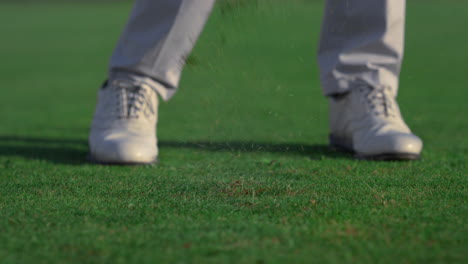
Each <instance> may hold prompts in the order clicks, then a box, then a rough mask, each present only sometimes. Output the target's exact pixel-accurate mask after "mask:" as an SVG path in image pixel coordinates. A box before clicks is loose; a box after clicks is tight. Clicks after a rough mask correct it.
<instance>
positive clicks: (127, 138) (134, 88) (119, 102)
mask: <svg viewBox="0 0 468 264" xmlns="http://www.w3.org/2000/svg"><path fill="white" fill-rule="evenodd" d="M157 117H158V97H157V94H156V92H155V91H154V90H153V89H152V88H151V86H150V85H148V84H146V83H145V82H137V81H132V80H125V79H122V80H118V79H117V80H113V81H111V82H108V83H106V84H104V86H103V87H102V88H101V89H100V91H99V94H98V102H97V106H96V111H95V113H94V119H93V123H92V125H91V131H90V135H89V148H90V158H91V160H92V161H93V162H96V163H103V164H152V163H154V162H156V161H157V156H158V147H157V139H156V123H157Z"/></svg>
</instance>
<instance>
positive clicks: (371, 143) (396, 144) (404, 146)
mask: <svg viewBox="0 0 468 264" xmlns="http://www.w3.org/2000/svg"><path fill="white" fill-rule="evenodd" d="M362 142H363V144H358V145H357V146H355V150H356V152H357V153H358V154H361V155H367V156H369V155H386V154H389V155H392V154H395V155H398V154H407V155H419V154H420V153H421V150H422V148H423V143H422V140H421V139H420V138H419V137H417V136H415V135H413V134H407V133H390V134H384V135H379V136H374V137H371V138H367V139H365V140H362Z"/></svg>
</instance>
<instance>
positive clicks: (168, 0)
mask: <svg viewBox="0 0 468 264" xmlns="http://www.w3.org/2000/svg"><path fill="white" fill-rule="evenodd" d="M214 2H215V0H137V1H136V2H135V6H134V8H133V11H132V14H131V16H130V20H129V22H128V24H127V26H126V28H125V30H124V32H123V34H122V36H121V38H120V41H119V43H118V45H117V48H116V50H115V52H114V54H113V56H112V59H111V62H110V76H111V78H112V77H113V76H118V75H122V74H124V75H125V74H127V75H128V74H131V75H134V76H133V77H136V76H142V77H150V78H152V79H153V80H155V81H157V82H159V83H161V84H162V85H163V86H162V87H161V86H157V87H158V88H157V89H158V92H159V94H160V95H161V96H162V97H163V98H164V99H165V100H168V99H169V98H170V97H171V96H172V95H173V94H174V93H175V90H176V89H177V86H178V83H179V79H180V75H181V71H182V68H183V66H184V64H185V59H186V58H187V56H188V55H189V53H190V52H191V50H192V48H193V46H194V45H195V42H196V40H197V38H198V36H199V34H200V32H201V31H202V29H203V26H204V24H205V22H206V20H207V18H208V16H209V14H210V11H211V9H212V6H213V4H214Z"/></svg>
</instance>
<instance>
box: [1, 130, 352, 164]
mask: <svg viewBox="0 0 468 264" xmlns="http://www.w3.org/2000/svg"><path fill="white" fill-rule="evenodd" d="M159 147H160V148H161V150H162V151H164V149H193V150H199V151H209V152H252V153H283V154H285V155H297V156H306V157H309V158H311V159H322V158H323V157H325V158H351V156H350V155H348V154H344V153H341V152H336V151H334V150H331V149H330V148H329V147H328V146H327V145H308V144H300V143H284V144H276V143H267V142H248V141H225V142H211V141H170V140H162V141H160V142H159ZM87 153H88V143H87V141H86V140H83V139H61V138H36V137H19V136H0V157H15V156H20V157H24V158H27V159H34V160H45V161H50V162H53V163H58V164H68V165H82V164H87V163H89V162H88V160H87Z"/></svg>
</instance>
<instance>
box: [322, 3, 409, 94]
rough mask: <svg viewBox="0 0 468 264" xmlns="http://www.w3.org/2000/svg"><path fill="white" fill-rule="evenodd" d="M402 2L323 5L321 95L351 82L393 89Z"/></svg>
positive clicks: (344, 88)
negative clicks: (324, 7) (322, 92)
mask: <svg viewBox="0 0 468 264" xmlns="http://www.w3.org/2000/svg"><path fill="white" fill-rule="evenodd" d="M405 2H406V0H346V1H345V0H328V1H327V4H326V9H325V18H324V22H323V28H322V36H321V42H320V49H319V56H318V58H319V65H320V75H321V82H322V87H323V89H324V93H325V94H326V95H330V94H336V93H342V92H345V91H347V90H348V89H349V88H350V87H351V86H352V84H353V83H354V82H355V81H365V82H368V83H369V84H371V85H377V86H380V85H386V86H389V87H391V88H392V89H394V91H395V92H396V90H397V88H398V77H399V73H400V66H401V62H402V58H403V42H404V26H405Z"/></svg>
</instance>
